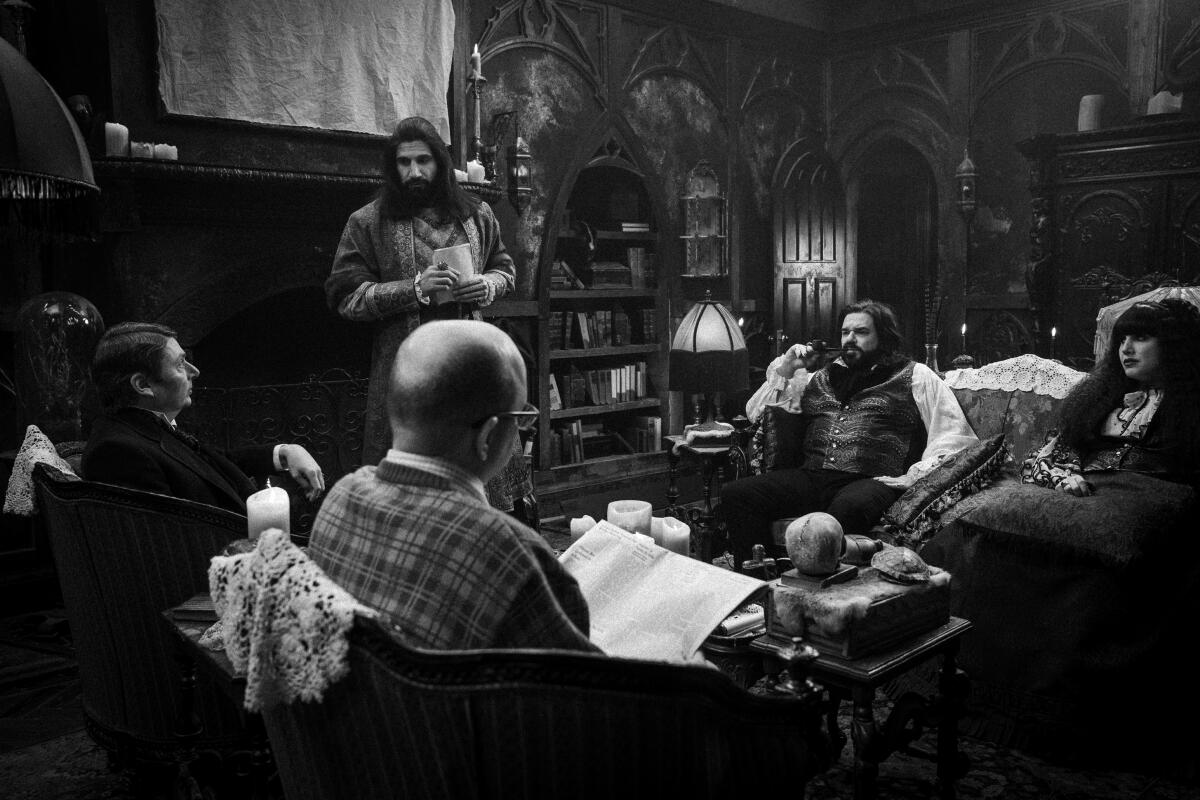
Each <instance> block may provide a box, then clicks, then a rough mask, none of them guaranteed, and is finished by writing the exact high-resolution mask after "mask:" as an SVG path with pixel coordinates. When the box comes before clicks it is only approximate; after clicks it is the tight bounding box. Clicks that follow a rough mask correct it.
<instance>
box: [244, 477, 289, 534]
mask: <svg viewBox="0 0 1200 800" xmlns="http://www.w3.org/2000/svg"><path fill="white" fill-rule="evenodd" d="M246 523H247V525H246V527H247V532H248V535H249V538H250V541H254V540H255V539H257V538H258V537H259V534H261V533H262V532H263V531H265V530H270V529H271V528H278V529H279V530H281V531H283V532H284V533H291V530H292V516H291V501H290V500H289V499H288V493H287V492H285V491H284V490H283V489H280V488H279V487H278V486H271V485H270V482H269V481H268V484H267V488H265V489H263V490H262V491H261V492H255V493H254V494H252V495H250V496H249V497H247V498H246Z"/></svg>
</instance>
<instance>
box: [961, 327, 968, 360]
mask: <svg viewBox="0 0 1200 800" xmlns="http://www.w3.org/2000/svg"><path fill="white" fill-rule="evenodd" d="M961 333H962V351H963V352H964V353H965V352H967V323H965V322H964V323H963V324H962V331H961Z"/></svg>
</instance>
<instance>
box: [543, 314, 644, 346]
mask: <svg viewBox="0 0 1200 800" xmlns="http://www.w3.org/2000/svg"><path fill="white" fill-rule="evenodd" d="M655 316H656V311H655V309H653V308H637V309H633V311H632V314H630V312H627V311H626V310H625V308H624V307H622V306H621V305H620V304H614V306H613V307H612V308H609V309H596V310H594V311H551V312H550V319H549V321H548V328H547V331H546V337H547V340H548V342H549V344H550V349H551V350H568V349H572V348H578V349H586V348H589V347H623V346H625V345H629V344H654V343H655V333H656V325H655Z"/></svg>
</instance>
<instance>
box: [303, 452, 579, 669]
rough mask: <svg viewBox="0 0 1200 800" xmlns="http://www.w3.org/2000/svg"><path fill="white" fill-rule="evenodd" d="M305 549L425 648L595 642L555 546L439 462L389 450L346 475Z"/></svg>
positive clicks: (323, 508) (567, 645)
mask: <svg viewBox="0 0 1200 800" xmlns="http://www.w3.org/2000/svg"><path fill="white" fill-rule="evenodd" d="M308 553H309V556H311V557H312V559H313V561H315V562H316V563H317V564H318V565H319V566H320V567H321V569H323V570H324V571H325V573H326V574H327V575H328V576H329V577H330V578H331V579H333V581H334V582H336V583H337V584H338V585H339V586H341V587H342V588H344V589H345V590H346V591H348V592H349V593H350V594H352V595H353V596H354V597H355V598H356V599H357V600H358V601H359V602H361V603H363V604H364V605H367V606H370V607H372V608H375V609H377V610H379V611H380V612H382V613H383V614H385V615H387V616H388V617H389V618H390V621H391V622H392V623H393V624H394V625H395V626H396V627H397V628H398V629H399V630H400V632H401V633H402V634H403V635H404V636H405V638H406V639H407V640H408V641H409V642H410V643H411V644H413V645H415V646H418V647H425V648H430V649H443V650H445V649H477V648H522V647H537V648H561V649H571V650H596V649H597V648H596V647H595V645H593V644H592V643H591V642H590V641H588V610H587V603H586V602H585V601H584V599H583V595H581V594H580V592H579V585H578V584H577V583H576V582H575V579H574V578H572V577H571V576H570V575H569V574H567V572H566V570H564V569H563V568H562V566H561V565H560V564H559V563H558V560H557V559H556V558H555V557H554V551H553V550H551V549H550V547H549V545H547V544H546V542H545V541H544V540H543V539H542V538H541V536H539V535H538V534H537V533H536V532H534V531H533V530H532V529H530V528H528V527H526V526H525V525H522V524H521V523H520V522H518V521H517V520H515V519H513V518H512V517H511V516H509V515H508V514H505V513H504V512H502V511H499V510H497V509H495V508H493V507H491V506H490V505H488V504H487V501H486V500H485V499H484V497H483V494H482V487H481V486H480V484H479V481H478V480H474V479H473V477H472V476H471V475H469V474H468V473H467V472H465V471H464V470H462V469H460V468H458V467H456V466H455V465H453V464H449V463H447V462H444V461H440V460H435V459H423V458H419V457H416V456H411V455H408V454H401V453H398V452H396V451H392V452H391V453H389V454H388V457H387V458H386V459H384V460H383V461H382V462H380V464H379V466H378V467H362V468H361V469H359V470H358V471H356V472H354V473H352V474H350V475H347V476H346V477H344V478H342V479H341V480H340V481H338V482H337V484H336V485H335V486H334V487H333V489H332V490H331V491H330V493H329V496H328V497H327V498H326V499H325V502H324V503H322V504H321V510H320V512H319V513H318V514H317V519H316V522H315V523H314V525H313V532H312V540H311V543H310V544H309V548H308Z"/></svg>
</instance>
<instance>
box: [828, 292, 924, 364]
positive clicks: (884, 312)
mask: <svg viewBox="0 0 1200 800" xmlns="http://www.w3.org/2000/svg"><path fill="white" fill-rule="evenodd" d="M851 314H866V315H868V316H870V317H871V319H873V320H875V333H876V334H877V335H878V336H879V355H878V356H877V357H876V359H875V361H876V362H877V363H879V364H883V365H884V366H891V365H893V364H897V363H899V362H901V361H908V359H909V356H908V345H907V344H906V343H905V341H904V334H902V333H901V332H900V318H899V317H897V316H896V311H895V309H893V308H892V307H891V306H890V305H888V304H887V303H881V302H879V301H878V300H871V299H868V298H863V299H862V300H859V301H858V302H857V303H851V304H850V305H848V306H846V307H845V308H843V309H842V310H841V311H840V312H838V325H839V326H841V325H842V324H843V323H844V322H845V321H846V317H848V316H850V315H851Z"/></svg>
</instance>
